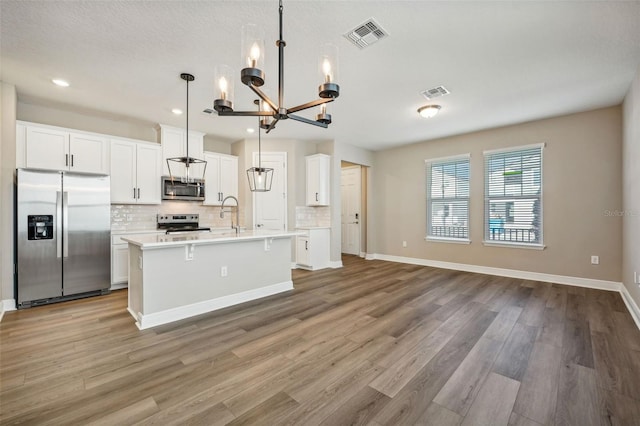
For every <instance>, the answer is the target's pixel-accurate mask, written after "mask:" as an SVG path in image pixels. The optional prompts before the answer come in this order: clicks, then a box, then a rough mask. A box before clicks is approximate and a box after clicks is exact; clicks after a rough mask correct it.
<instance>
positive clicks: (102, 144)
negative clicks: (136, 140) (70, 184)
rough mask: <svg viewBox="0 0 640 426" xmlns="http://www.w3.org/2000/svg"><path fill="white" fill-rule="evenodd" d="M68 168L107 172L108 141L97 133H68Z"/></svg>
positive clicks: (78, 170)
mask: <svg viewBox="0 0 640 426" xmlns="http://www.w3.org/2000/svg"><path fill="white" fill-rule="evenodd" d="M69 153H70V154H71V158H70V161H69V170H71V171H74V172H83V173H104V174H109V172H110V170H109V169H110V167H109V164H110V162H109V141H108V140H107V138H104V137H100V136H97V135H87V134H81V133H70V134H69Z"/></svg>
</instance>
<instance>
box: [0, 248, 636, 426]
mask: <svg viewBox="0 0 640 426" xmlns="http://www.w3.org/2000/svg"><path fill="white" fill-rule="evenodd" d="M343 262H344V268H341V269H335V270H323V271H316V272H308V271H302V270H295V271H293V278H294V287H295V290H293V291H291V292H288V293H285V294H281V295H276V296H272V297H269V298H266V299H262V300H259V301H253V302H249V303H246V304H243V305H240V306H235V307H231V308H228V309H224V310H221V311H218V312H214V313H211V314H207V315H201V316H198V317H195V318H191V319H188V320H184V321H180V322H177V323H173V324H169V325H165V326H160V327H156V328H153V329H149V330H144V331H139V330H138V329H137V328H136V327H135V325H134V321H133V318H131V316H130V315H129V314H128V313H127V311H126V305H127V293H126V290H120V291H115V292H113V293H112V294H110V295H108V296H104V297H98V298H90V299H84V300H78V301H72V302H67V303H60V304H55V305H48V306H41V307H35V308H31V309H27V310H24V311H17V312H8V313H6V314H5V317H4V319H3V321H2V323H0V424H2V425H5V424H6V425H9V424H34V425H47V424H51V425H81V424H101V425H127V424H139V425H151V424H159V425H171V424H193V425H200V424H201V425H218V424H219V425H223V424H230V425H305V426H308V425H330V426H336V425H355V424H362V425H375V426H381V425H414V424H415V425H438V426H447V425H529V426H535V425H579V426H588V425H625V426H628V425H632V426H633V425H640V331H638V329H637V328H636V326H635V324H634V322H633V320H632V318H631V316H630V315H629V313H628V312H627V311H626V310H625V307H624V303H623V302H622V300H621V299H620V296H619V295H618V294H617V293H612V292H605V291H598V290H591V289H584V288H576V287H569V286H563V285H556V284H549V283H541V282H533V281H525V280H518V279H510V278H504V277H492V276H488V275H480V274H471V273H464V272H457V271H449V270H442V269H435V268H429V267H421V266H414V265H404V264H399V263H391V262H382V261H365V260H362V259H360V258H357V257H352V256H345V257H344V259H343ZM178 284H179V283H178Z"/></svg>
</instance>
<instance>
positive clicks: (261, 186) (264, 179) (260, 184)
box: [247, 167, 273, 192]
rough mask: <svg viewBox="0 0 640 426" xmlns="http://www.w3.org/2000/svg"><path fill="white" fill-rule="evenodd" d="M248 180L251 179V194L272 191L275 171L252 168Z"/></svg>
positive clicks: (248, 172) (248, 171)
mask: <svg viewBox="0 0 640 426" xmlns="http://www.w3.org/2000/svg"><path fill="white" fill-rule="evenodd" d="M247 179H249V189H250V190H251V192H268V191H271V184H272V183H273V169H269V168H265V167H251V168H250V169H247Z"/></svg>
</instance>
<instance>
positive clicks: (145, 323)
mask: <svg viewBox="0 0 640 426" xmlns="http://www.w3.org/2000/svg"><path fill="white" fill-rule="evenodd" d="M289 290H293V282H292V281H285V282H281V283H278V284H273V285H270V286H267V287H262V288H258V289H254V290H248V291H243V292H242V293H237V294H231V295H228V296H222V297H218V298H215V299H210V300H205V301H202V302H197V303H192V304H191V305H186V306H181V307H178V308H172V309H167V310H164V311H161V312H154V313H152V314H147V315H142V314H141V313H134V312H131V310H129V313H130V314H131V315H132V316H133V317H134V318H135V319H136V326H137V327H138V328H139V329H140V330H144V329H147V328H150V327H155V326H158V325H162V324H167V323H170V322H173V321H179V320H182V319H185V318H190V317H193V316H196V315H201V314H205V313H207V312H211V311H215V310H218V309H222V308H226V307H228V306H233V305H237V304H239V303H244V302H249V301H251V300H255V299H260V298H262V297H267V296H271V295H274V294H278V293H282V292H285V291H289Z"/></svg>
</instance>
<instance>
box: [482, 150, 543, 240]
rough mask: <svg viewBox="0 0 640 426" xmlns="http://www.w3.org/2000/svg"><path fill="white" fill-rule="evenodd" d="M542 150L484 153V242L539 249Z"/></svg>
mask: <svg viewBox="0 0 640 426" xmlns="http://www.w3.org/2000/svg"><path fill="white" fill-rule="evenodd" d="M542 147H543V145H535V146H530V147H523V148H522V149H516V150H509V151H491V152H485V167H484V182H485V204H484V239H485V242H491V243H499V244H500V243H504V244H512V243H515V244H525V245H529V244H530V245H542Z"/></svg>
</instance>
